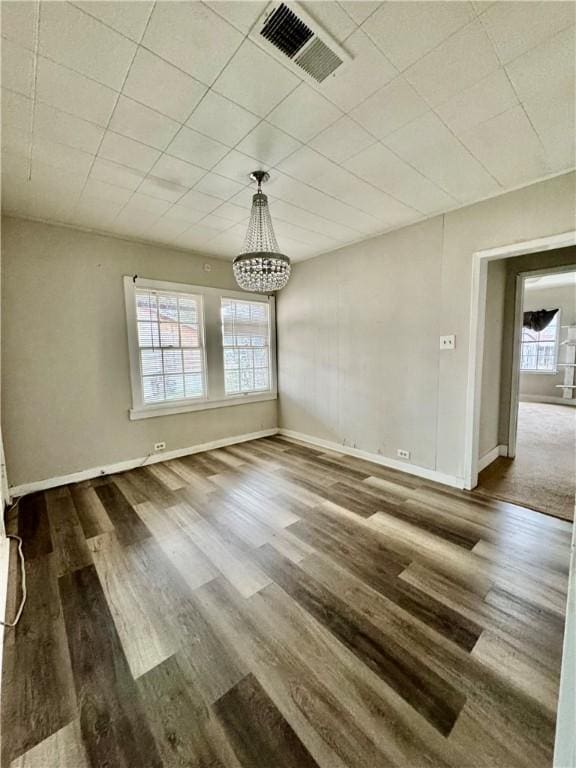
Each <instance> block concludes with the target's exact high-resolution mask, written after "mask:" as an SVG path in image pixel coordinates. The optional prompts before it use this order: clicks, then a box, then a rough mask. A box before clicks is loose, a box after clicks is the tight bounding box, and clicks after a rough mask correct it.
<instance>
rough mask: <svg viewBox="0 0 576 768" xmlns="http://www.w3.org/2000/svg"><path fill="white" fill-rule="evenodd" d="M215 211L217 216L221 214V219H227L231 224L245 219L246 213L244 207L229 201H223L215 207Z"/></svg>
mask: <svg viewBox="0 0 576 768" xmlns="http://www.w3.org/2000/svg"><path fill="white" fill-rule="evenodd" d="M216 212H217V213H218V216H221V217H222V218H223V219H228V221H230V223H231V224H237V223H238V222H240V221H246V218H247V215H248V214H247V212H246V208H242V207H241V206H239V205H234V203H231V202H227V203H224V204H223V205H221V206H220V207H219V208H217V209H216Z"/></svg>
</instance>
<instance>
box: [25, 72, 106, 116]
mask: <svg viewBox="0 0 576 768" xmlns="http://www.w3.org/2000/svg"><path fill="white" fill-rule="evenodd" d="M36 97H37V98H38V99H39V100H40V101H44V102H46V103H47V104H50V105H51V106H53V107H58V108H59V109H61V110H63V111H64V112H70V113H71V114H73V115H76V116H77V117H82V118H83V119H85V120H90V121H91V122H93V123H97V124H98V125H107V124H108V121H109V119H110V116H111V114H112V110H113V109H114V105H115V103H116V99H117V94H116V93H115V92H114V91H113V90H112V89H110V88H107V87H106V86H105V85H100V84H99V83H95V82H94V81H93V80H89V79H88V78H86V77H84V76H83V75H79V74H77V73H76V72H72V71H71V70H69V69H66V68H65V67H61V66H60V65H59V64H55V63H54V62H52V61H48V59H43V58H41V59H39V60H38V74H37V81H36Z"/></svg>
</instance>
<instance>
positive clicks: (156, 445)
mask: <svg viewBox="0 0 576 768" xmlns="http://www.w3.org/2000/svg"><path fill="white" fill-rule="evenodd" d="M165 448H166V443H154V450H155V451H163V450H165Z"/></svg>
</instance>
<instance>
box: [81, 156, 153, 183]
mask: <svg viewBox="0 0 576 768" xmlns="http://www.w3.org/2000/svg"><path fill="white" fill-rule="evenodd" d="M90 176H91V178H94V179H98V180H99V181H105V182H106V183H107V184H114V185H115V186H117V187H123V188H124V189H131V190H135V189H137V188H138V187H139V186H140V184H141V183H142V180H143V178H144V174H143V173H142V172H140V171H137V170H135V169H133V168H127V167H126V166H124V165H119V164H118V163H112V162H110V161H109V160H104V159H103V158H101V157H97V158H96V160H94V165H93V166H92V170H91V171H90Z"/></svg>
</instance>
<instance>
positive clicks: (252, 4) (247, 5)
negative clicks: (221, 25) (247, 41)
mask: <svg viewBox="0 0 576 768" xmlns="http://www.w3.org/2000/svg"><path fill="white" fill-rule="evenodd" d="M206 5H207V6H208V7H209V8H210V9H211V10H213V11H215V12H216V13H217V14H218V15H219V16H222V17H223V18H224V19H226V20H227V21H229V22H230V24H233V25H234V26H235V27H236V28H237V29H239V30H240V31H241V32H244V33H245V34H246V33H248V32H249V31H250V29H251V28H252V27H253V26H254V24H255V23H256V21H258V18H259V17H260V15H261V14H262V12H263V11H264V8H266V6H267V5H268V3H267V2H257V1H256V0H250V1H249V2H246V1H245V0H216V2H208V3H206Z"/></svg>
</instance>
